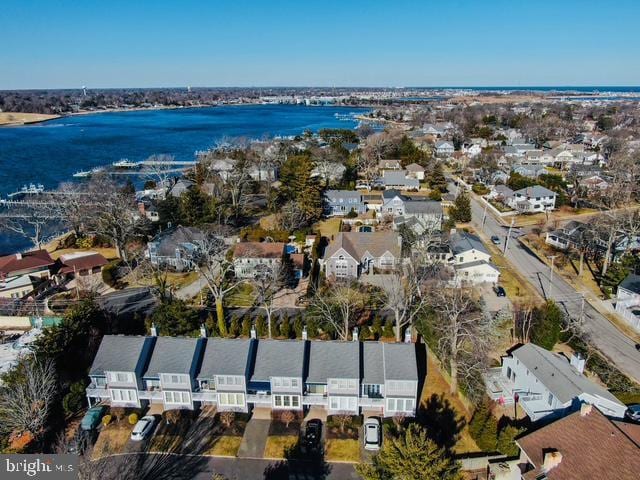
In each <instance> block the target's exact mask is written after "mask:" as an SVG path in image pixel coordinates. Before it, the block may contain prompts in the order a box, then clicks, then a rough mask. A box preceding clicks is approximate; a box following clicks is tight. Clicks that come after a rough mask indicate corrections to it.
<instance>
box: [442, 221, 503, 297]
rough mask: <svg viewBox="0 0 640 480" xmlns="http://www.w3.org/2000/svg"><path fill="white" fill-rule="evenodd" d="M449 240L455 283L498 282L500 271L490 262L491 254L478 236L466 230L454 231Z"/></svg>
mask: <svg viewBox="0 0 640 480" xmlns="http://www.w3.org/2000/svg"><path fill="white" fill-rule="evenodd" d="M449 242H450V248H451V253H452V254H453V259H452V262H453V268H454V270H455V277H454V282H455V283H456V284H461V283H470V284H474V285H476V284H480V283H492V284H495V283H497V282H498V278H499V277H500V271H499V270H498V268H497V267H496V266H495V265H493V264H492V263H491V255H490V254H489V252H488V251H487V249H486V248H485V246H484V245H483V243H482V241H481V240H480V238H478V237H477V236H475V235H472V234H470V233H466V232H454V233H452V234H451V237H450V239H449Z"/></svg>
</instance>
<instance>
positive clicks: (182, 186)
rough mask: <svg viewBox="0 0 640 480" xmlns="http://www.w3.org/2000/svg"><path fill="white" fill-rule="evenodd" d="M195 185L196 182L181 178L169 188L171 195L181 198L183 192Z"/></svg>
mask: <svg viewBox="0 0 640 480" xmlns="http://www.w3.org/2000/svg"><path fill="white" fill-rule="evenodd" d="M194 186H195V182H193V181H192V180H188V179H186V178H180V179H178V180H177V181H176V183H174V184H173V186H172V187H171V188H170V189H169V195H171V196H172V197H175V198H180V197H181V196H182V194H183V193H186V192H188V191H189V190H190V189H192V188H193V187H194Z"/></svg>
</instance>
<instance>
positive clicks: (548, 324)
mask: <svg viewBox="0 0 640 480" xmlns="http://www.w3.org/2000/svg"><path fill="white" fill-rule="evenodd" d="M563 321H564V315H563V313H562V310H560V308H559V307H558V305H556V303H555V302H553V301H551V300H549V301H548V302H547V303H546V304H545V305H544V306H543V307H542V308H541V309H536V310H535V311H534V312H533V328H532V329H531V342H533V343H535V344H536V345H539V346H541V347H542V348H546V349H547V350H551V349H553V347H554V345H555V344H556V343H558V340H560V333H561V332H562V323H563Z"/></svg>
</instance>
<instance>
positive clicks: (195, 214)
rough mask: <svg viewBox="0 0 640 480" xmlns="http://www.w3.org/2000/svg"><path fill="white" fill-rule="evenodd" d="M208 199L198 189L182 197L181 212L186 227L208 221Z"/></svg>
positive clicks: (191, 190) (193, 189) (188, 191)
mask: <svg viewBox="0 0 640 480" xmlns="http://www.w3.org/2000/svg"><path fill="white" fill-rule="evenodd" d="M206 211H207V199H206V198H205V196H204V195H203V194H202V192H200V189H199V188H197V187H193V188H190V189H189V190H187V191H186V192H184V193H183V194H182V195H181V196H180V212H181V215H180V216H181V218H182V221H183V222H184V223H185V224H186V225H198V224H200V223H203V222H205V221H206Z"/></svg>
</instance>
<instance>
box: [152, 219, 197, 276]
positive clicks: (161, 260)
mask: <svg viewBox="0 0 640 480" xmlns="http://www.w3.org/2000/svg"><path fill="white" fill-rule="evenodd" d="M204 239H205V234H204V233H203V232H202V231H201V230H199V229H197V228H195V227H183V226H180V225H179V226H177V227H174V228H169V229H167V230H165V231H164V232H160V233H159V234H158V235H156V236H155V237H154V238H153V240H152V241H150V242H149V243H148V244H147V250H146V252H145V256H146V257H147V258H148V259H149V262H151V264H152V265H154V266H156V267H171V268H173V269H175V270H176V271H178V272H183V271H189V270H193V269H194V268H195V267H196V265H197V260H198V255H199V253H200V247H199V245H200V244H201V242H202V241H204Z"/></svg>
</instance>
